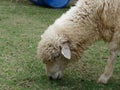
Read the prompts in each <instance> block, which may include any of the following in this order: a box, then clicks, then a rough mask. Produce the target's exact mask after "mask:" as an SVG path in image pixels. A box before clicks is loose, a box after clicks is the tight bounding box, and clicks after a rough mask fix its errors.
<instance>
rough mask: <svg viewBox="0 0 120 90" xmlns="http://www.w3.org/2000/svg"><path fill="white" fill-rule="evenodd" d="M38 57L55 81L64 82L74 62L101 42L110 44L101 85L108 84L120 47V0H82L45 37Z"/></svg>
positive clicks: (47, 31)
mask: <svg viewBox="0 0 120 90" xmlns="http://www.w3.org/2000/svg"><path fill="white" fill-rule="evenodd" d="M41 38H42V39H41V41H40V42H39V45H38V51H37V54H38V57H39V58H40V59H42V60H43V63H44V64H45V65H46V71H47V75H48V76H49V77H50V78H51V79H60V78H61V77H62V71H63V70H64V69H65V68H66V67H67V65H68V64H69V63H70V62H72V63H73V62H76V61H77V60H78V59H80V58H81V56H82V54H83V52H84V50H86V49H87V47H88V46H90V45H91V44H93V43H95V42H96V41H98V40H103V41H105V42H106V43H108V44H109V49H110V56H109V58H108V60H107V64H106V66H105V70H104V73H103V74H102V75H101V76H100V78H99V79H98V82H99V83H104V84H105V83H107V81H108V79H109V78H110V77H111V76H112V74H113V67H114V66H113V64H114V62H115V57H116V56H117V53H118V51H119V48H120V0H79V1H78V2H77V3H76V5H75V6H74V7H72V8H71V9H70V10H69V11H67V12H66V13H65V14H63V15H62V16H61V17H60V18H58V19H57V20H56V21H55V23H54V24H53V25H51V26H49V27H48V29H47V30H46V31H45V32H44V34H43V35H42V36H41Z"/></svg>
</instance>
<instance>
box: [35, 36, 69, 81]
mask: <svg viewBox="0 0 120 90" xmlns="http://www.w3.org/2000/svg"><path fill="white" fill-rule="evenodd" d="M48 37H49V36H47V38H46V35H45V37H44V36H43V38H42V39H41V41H40V42H39V45H38V52H37V53H38V57H40V59H42V60H43V63H44V64H45V65H46V72H47V75H48V76H49V78H50V79H60V78H61V77H62V71H63V70H64V69H65V68H66V66H67V64H68V63H69V61H70V60H69V59H71V51H70V47H69V42H68V41H64V42H61V40H60V39H56V37H54V38H51V37H49V38H48Z"/></svg>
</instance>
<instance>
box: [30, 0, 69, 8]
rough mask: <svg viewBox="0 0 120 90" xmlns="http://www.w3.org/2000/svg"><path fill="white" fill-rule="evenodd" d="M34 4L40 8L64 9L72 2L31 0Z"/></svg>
mask: <svg viewBox="0 0 120 90" xmlns="http://www.w3.org/2000/svg"><path fill="white" fill-rule="evenodd" d="M30 1H31V2H32V3H33V4H35V5H38V6H48V7H52V8H63V7H65V6H66V5H67V4H68V3H69V1H70V0H30Z"/></svg>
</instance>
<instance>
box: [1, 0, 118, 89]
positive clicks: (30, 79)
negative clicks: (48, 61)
mask: <svg viewBox="0 0 120 90" xmlns="http://www.w3.org/2000/svg"><path fill="white" fill-rule="evenodd" d="M67 10H68V8H65V9H50V8H43V7H37V6H33V5H30V4H22V3H14V2H10V0H1V1H0V90H120V76H119V75H120V65H119V64H120V57H119V56H120V54H119V55H118V58H117V61H116V63H115V71H114V75H113V77H112V78H111V79H110V80H109V82H108V84H107V85H103V84H97V83H96V81H97V79H98V77H99V76H100V74H101V73H102V72H103V70H104V66H105V63H106V61H105V60H106V58H107V56H108V50H107V48H106V46H104V42H102V41H100V42H97V43H95V44H94V45H92V46H91V47H89V49H88V50H87V51H85V54H84V56H83V57H82V59H81V60H80V61H79V62H78V63H76V64H75V65H70V68H68V69H66V70H65V71H64V76H63V78H62V80H57V81H50V80H49V79H48V77H47V76H46V75H45V69H44V68H45V67H44V65H43V64H42V62H41V61H40V60H38V59H37V58H36V47H37V44H38V42H39V40H40V35H41V34H42V33H43V31H44V30H45V29H46V28H47V27H48V26H49V25H50V24H52V23H53V22H54V20H55V19H56V18H58V17H59V16H60V15H61V14H62V13H64V12H65V11H67Z"/></svg>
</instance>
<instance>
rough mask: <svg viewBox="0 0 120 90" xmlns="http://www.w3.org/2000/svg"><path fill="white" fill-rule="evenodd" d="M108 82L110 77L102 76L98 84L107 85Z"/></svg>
mask: <svg viewBox="0 0 120 90" xmlns="http://www.w3.org/2000/svg"><path fill="white" fill-rule="evenodd" d="M107 81H108V77H106V76H104V75H101V76H100V78H99V79H98V81H97V83H101V84H107Z"/></svg>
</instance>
